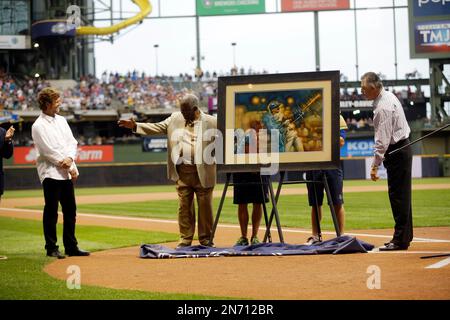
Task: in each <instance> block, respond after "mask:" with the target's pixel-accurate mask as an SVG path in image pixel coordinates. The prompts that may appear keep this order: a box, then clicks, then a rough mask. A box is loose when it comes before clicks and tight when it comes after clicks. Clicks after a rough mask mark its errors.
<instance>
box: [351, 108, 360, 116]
mask: <svg viewBox="0 0 450 320" xmlns="http://www.w3.org/2000/svg"><path fill="white" fill-rule="evenodd" d="M360 113H361V111H360V110H359V109H356V110H354V111H353V114H354V115H357V114H360Z"/></svg>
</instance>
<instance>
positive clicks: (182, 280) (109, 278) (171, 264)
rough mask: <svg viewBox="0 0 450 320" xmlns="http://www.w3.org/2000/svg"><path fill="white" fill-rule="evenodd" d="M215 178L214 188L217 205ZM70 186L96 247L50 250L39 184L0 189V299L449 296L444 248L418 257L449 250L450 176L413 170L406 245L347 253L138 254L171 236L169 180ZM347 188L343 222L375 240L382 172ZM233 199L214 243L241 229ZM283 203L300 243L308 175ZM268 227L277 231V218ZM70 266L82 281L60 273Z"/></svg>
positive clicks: (287, 191)
mask: <svg viewBox="0 0 450 320" xmlns="http://www.w3.org/2000/svg"><path fill="white" fill-rule="evenodd" d="M222 188H223V186H222V185H218V186H216V188H215V193H214V209H215V210H217V207H218V202H219V200H220V195H221V191H222ZM76 196H77V204H78V206H77V207H78V217H77V238H78V240H79V245H80V247H81V248H83V249H86V250H90V251H92V255H91V256H90V257H69V258H66V259H64V260H54V259H52V258H48V257H46V256H45V251H44V238H43V234H42V207H43V201H44V199H43V196H42V191H41V190H23V191H7V192H6V193H5V194H4V196H3V198H2V202H1V207H0V230H2V232H1V233H0V256H6V257H7V259H3V260H0V274H1V282H0V299H55V300H62V299H77V300H79V299H158V300H178V299H227V298H230V299H288V300H291V299H292V300H297V299H314V300H316V299H443V300H448V299H450V266H449V265H450V258H448V257H445V256H442V257H434V258H427V259H422V258H421V257H429V256H432V255H439V254H441V255H443V254H449V253H450V178H433V179H431V178H430V179H417V180H413V217H414V232H415V234H414V236H415V238H414V241H413V242H412V244H411V247H410V249H409V250H408V251H397V252H388V253H386V252H380V251H378V250H377V249H375V250H373V251H372V252H369V253H361V254H351V255H309V256H274V257H232V258H224V257H222V258H207V259H173V260H172V259H168V260H147V259H140V258H139V246H140V245H141V244H144V243H146V244H153V243H155V244H156V243H157V244H164V245H165V246H168V247H172V248H173V247H175V246H176V244H177V240H178V224H177V194H176V192H175V187H174V186H147V187H121V188H89V189H87V188H86V189H81V188H78V189H76ZM344 200H345V210H346V230H345V234H347V235H354V236H356V237H357V238H358V239H361V240H364V241H366V242H369V243H371V244H373V245H375V246H376V247H379V246H381V245H383V243H384V242H386V241H389V240H390V239H391V236H392V230H393V223H394V222H393V218H392V214H391V210H390V205H389V199H388V194H387V185H386V181H378V182H377V183H374V182H371V181H345V182H344ZM269 208H270V206H269ZM236 211H237V208H236V206H235V205H233V204H232V190H230V191H229V192H228V198H227V199H226V201H225V205H224V209H223V211H222V215H221V217H220V221H219V227H218V230H217V232H216V238H215V243H216V246H218V247H226V246H232V245H233V244H234V242H235V241H236V240H237V238H238V237H239V235H240V234H239V225H238V221H237V214H236ZM279 212H280V219H281V224H282V226H283V234H284V238H285V241H286V242H287V243H292V244H301V243H304V242H305V241H306V239H307V238H308V236H309V235H310V213H309V212H310V208H309V207H308V204H307V192H306V187H305V186H304V185H290V186H285V187H284V189H283V191H282V193H281V197H280V201H279ZM60 222H62V217H60ZM263 223H264V220H263ZM322 229H323V235H324V238H325V239H331V238H333V237H334V236H335V234H334V232H333V224H332V220H331V216H330V214H329V211H328V210H327V209H326V208H325V210H324V217H323V221H322ZM58 235H59V237H60V239H61V238H62V226H61V225H60V230H59V233H58ZM259 235H260V238H262V236H263V231H262V230H260V233H259ZM272 235H273V236H274V241H278V238H277V236H276V229H274V230H273V232H272ZM59 242H60V245H61V246H62V243H61V242H62V241H61V240H60V241H59ZM194 244H197V243H196V242H194ZM61 249H62V248H61ZM73 266H76V267H77V268H79V270H80V275H81V279H80V283H81V286H80V287H79V288H71V287H70V286H69V285H68V282H67V279H68V278H69V276H70V270H72V269H71V267H73ZM375 276H376V278H374V277H375Z"/></svg>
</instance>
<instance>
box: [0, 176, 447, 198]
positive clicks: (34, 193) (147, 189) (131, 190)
mask: <svg viewBox="0 0 450 320" xmlns="http://www.w3.org/2000/svg"><path fill="white" fill-rule="evenodd" d="M436 183H439V184H441V183H449V184H450V178H449V177H445V178H422V179H413V184H436ZM381 184H386V181H379V182H377V183H374V182H372V181H370V180H345V182H344V185H345V186H376V185H381ZM276 186H277V184H275V183H274V188H276ZM283 188H306V187H305V185H304V184H293V185H285V186H283ZM214 190H218V191H220V190H223V184H218V185H216V187H215V188H214ZM75 191H76V194H77V195H78V196H82V195H107V194H113V195H114V194H135V193H152V192H175V186H174V185H173V184H170V185H164V186H140V187H104V188H76V190H75ZM230 192H232V191H231V190H230ZM26 197H43V193H42V189H37V190H36V189H35V190H15V191H14V190H12V191H10V190H6V191H5V194H4V195H3V196H2V198H4V199H12V198H26Z"/></svg>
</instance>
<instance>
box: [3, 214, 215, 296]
mask: <svg viewBox="0 0 450 320" xmlns="http://www.w3.org/2000/svg"><path fill="white" fill-rule="evenodd" d="M0 230H1V231H0V255H6V256H7V257H8V259H7V260H2V261H0V275H1V282H0V300H7V299H8V300H9V299H27V300H31V299H32V300H39V299H50V300H66V299H73V300H86V299H92V300H98V299H105V300H109V299H156V300H179V299H183V300H185V299H208V300H210V299H218V298H219V297H210V296H202V295H190V294H167V293H157V292H144V291H136V290H116V289H108V288H100V287H94V286H85V285H83V284H82V286H81V290H69V289H67V286H66V282H65V281H62V280H57V279H54V278H52V277H50V276H49V275H47V274H46V273H45V272H43V271H42V270H43V268H44V266H45V265H46V264H47V263H49V262H51V261H54V259H53V258H48V257H46V256H45V251H44V237H43V234H42V222H38V221H30V220H21V219H13V218H4V217H0ZM58 234H59V235H61V234H62V230H61V226H60V225H58ZM77 238H78V240H79V242H80V247H81V248H83V249H87V250H90V251H97V250H102V249H111V248H119V247H129V246H133V245H138V244H141V243H161V242H167V241H176V240H177V239H178V236H177V235H175V234H171V233H165V232H148V231H138V230H125V229H116V228H105V227H91V226H77ZM87 259H89V258H87Z"/></svg>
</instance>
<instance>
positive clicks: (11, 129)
mask: <svg viewBox="0 0 450 320" xmlns="http://www.w3.org/2000/svg"><path fill="white" fill-rule="evenodd" d="M14 131H15V129H14V127H13V126H11V127H9V129H8V131H6V134H5V140H6V141H11V140H12V137H13V136H14Z"/></svg>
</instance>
